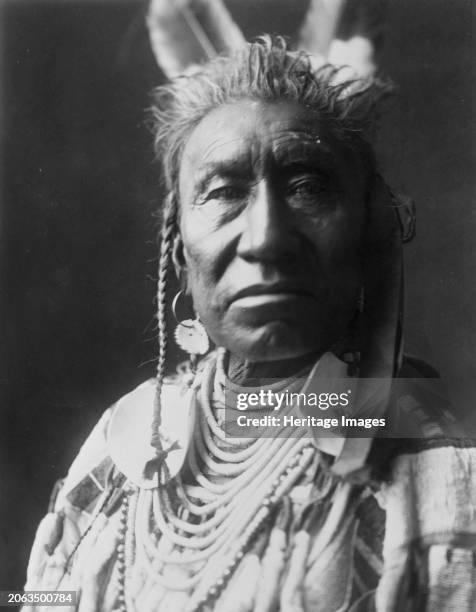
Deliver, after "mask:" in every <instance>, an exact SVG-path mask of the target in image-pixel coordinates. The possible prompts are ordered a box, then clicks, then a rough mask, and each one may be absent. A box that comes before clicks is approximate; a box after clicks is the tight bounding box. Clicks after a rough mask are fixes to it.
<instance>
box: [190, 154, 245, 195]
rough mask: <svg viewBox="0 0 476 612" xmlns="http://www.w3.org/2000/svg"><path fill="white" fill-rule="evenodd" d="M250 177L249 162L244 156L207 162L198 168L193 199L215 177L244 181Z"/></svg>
mask: <svg viewBox="0 0 476 612" xmlns="http://www.w3.org/2000/svg"><path fill="white" fill-rule="evenodd" d="M251 175H252V167H251V162H250V160H249V159H246V158H245V156H243V157H241V158H238V159H236V158H234V159H228V160H227V159H220V160H216V161H211V162H208V163H206V164H204V165H203V166H201V167H200V170H199V173H198V178H197V180H196V184H195V187H194V189H193V194H194V197H196V196H197V195H200V194H201V193H203V192H204V191H205V190H206V189H207V187H208V186H209V185H210V183H211V182H212V180H213V179H214V178H216V177H219V178H224V179H230V178H231V179H240V180H245V179H249V178H250V177H251Z"/></svg>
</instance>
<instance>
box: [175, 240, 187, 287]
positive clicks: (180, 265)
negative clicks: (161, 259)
mask: <svg viewBox="0 0 476 612" xmlns="http://www.w3.org/2000/svg"><path fill="white" fill-rule="evenodd" d="M172 261H173V264H174V270H175V275H176V276H177V278H178V279H179V281H180V285H181V287H182V289H183V290H185V291H186V290H187V264H186V261H185V255H184V252H183V242H182V236H181V235H180V233H177V235H176V236H175V238H174V241H173V244H172Z"/></svg>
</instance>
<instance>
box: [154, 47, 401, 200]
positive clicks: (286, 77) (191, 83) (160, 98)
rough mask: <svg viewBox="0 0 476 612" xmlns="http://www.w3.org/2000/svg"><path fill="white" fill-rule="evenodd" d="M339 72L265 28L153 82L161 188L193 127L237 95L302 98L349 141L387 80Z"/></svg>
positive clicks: (373, 115) (173, 183)
mask: <svg viewBox="0 0 476 612" xmlns="http://www.w3.org/2000/svg"><path fill="white" fill-rule="evenodd" d="M344 70H345V69H344ZM344 74H345V72H344V71H343V69H339V68H335V67H333V66H330V65H325V66H323V67H322V68H319V69H318V70H314V69H313V67H312V63H311V61H310V58H309V56H308V54H307V53H305V52H302V51H300V52H293V51H290V50H289V49H288V46H287V43H286V41H285V39H284V38H282V37H280V36H275V37H271V36H263V37H261V38H259V39H258V40H257V41H256V42H253V43H250V44H249V45H247V46H246V48H244V49H242V50H241V51H239V52H237V53H235V54H233V55H232V56H230V57H218V58H217V59H215V60H213V61H211V62H210V63H208V64H206V65H205V66H204V67H203V68H200V69H199V71H198V72H196V73H194V74H191V75H190V76H184V77H180V78H178V79H175V80H174V81H172V82H171V83H168V84H166V85H163V86H161V87H158V88H157V89H156V90H155V91H154V92H153V104H152V108H151V115H152V129H153V132H154V137H155V150H156V154H157V156H158V158H159V159H160V161H161V164H162V166H163V171H164V179H165V185H166V188H167V190H168V191H170V190H175V189H176V188H177V177H178V171H179V167H180V161H181V155H182V151H183V148H184V146H185V143H186V142H187V140H188V137H189V135H190V134H191V132H192V131H193V129H194V128H195V127H196V126H197V125H198V123H199V122H200V121H201V119H203V117H205V115H207V113H209V112H210V111H211V110H213V109H214V108H216V107H218V106H221V105H224V104H231V103H233V102H236V101H238V100H243V99H248V100H260V101H265V102H277V101H281V100H290V101H295V102H300V103H302V104H304V105H305V106H307V107H309V108H310V109H313V110H316V111H317V112H318V113H319V115H320V116H321V117H324V118H325V120H326V121H327V123H328V124H329V125H330V127H331V129H332V130H333V131H334V133H335V135H336V136H338V137H340V138H342V139H345V140H346V141H348V142H349V145H352V144H353V143H356V142H358V141H359V140H360V141H362V140H366V139H368V138H369V136H370V135H371V133H372V132H373V130H374V128H375V125H376V119H377V118H378V115H379V113H378V110H379V106H380V102H381V101H382V99H383V98H384V97H386V96H387V94H388V92H389V91H390V86H389V84H388V83H385V82H383V81H381V80H379V79H365V80H350V81H349V80H343V75H344Z"/></svg>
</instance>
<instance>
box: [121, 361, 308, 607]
mask: <svg viewBox="0 0 476 612" xmlns="http://www.w3.org/2000/svg"><path fill="white" fill-rule="evenodd" d="M223 358H224V353H223V351H220V352H219V353H218V356H217V359H213V360H210V361H209V362H208V363H207V364H206V367H205V370H204V371H203V376H202V377H201V384H200V387H199V388H198V389H197V393H196V408H197V421H198V423H197V428H196V435H195V436H194V438H193V440H192V442H191V444H190V448H189V452H188V453H187V458H186V468H187V469H188V472H189V473H190V474H191V480H192V482H184V481H183V479H182V476H181V475H180V474H179V475H178V476H176V477H175V478H174V479H173V480H172V481H171V482H170V483H168V484H167V485H164V486H161V487H158V488H156V489H149V490H147V489H140V490H139V492H138V493H133V494H132V493H131V494H129V495H125V497H124V501H123V505H122V508H121V528H120V529H121V532H120V536H121V545H120V546H119V549H118V561H119V577H120V579H119V604H120V607H121V610H123V611H124V612H125V611H126V610H129V612H132V610H133V609H134V606H133V602H132V598H131V597H130V593H129V589H128V582H129V578H130V574H131V564H132V563H135V564H136V565H139V566H140V567H141V568H144V570H145V572H146V573H147V574H148V575H149V576H150V578H151V579H152V581H153V583H155V584H157V585H161V586H162V587H163V588H164V589H166V590H169V591H175V592H182V593H183V594H184V596H186V597H185V598H184V602H183V603H184V606H183V609H184V611H185V612H197V611H199V610H201V609H203V607H204V606H206V605H210V604H211V602H213V601H214V600H215V599H216V598H217V597H218V596H219V595H220V593H221V592H222V591H223V589H224V588H225V586H226V585H227V583H228V581H229V579H230V578H231V576H232V574H233V572H234V570H235V569H236V567H237V566H238V564H239V563H240V561H241V559H242V558H243V556H244V554H245V552H246V550H247V547H248V546H249V544H250V542H251V540H252V539H253V537H254V536H256V534H257V533H258V532H259V531H260V530H261V529H262V528H263V526H264V525H265V523H266V522H267V520H269V518H270V514H271V513H272V512H273V510H274V508H275V507H276V506H277V504H278V503H279V502H280V500H281V499H282V497H283V496H284V495H285V494H286V493H287V492H288V491H290V489H291V488H292V487H293V485H294V484H295V483H296V482H297V481H298V480H299V479H300V478H301V477H302V475H303V474H304V472H305V471H306V470H307V469H308V468H309V466H310V465H311V463H312V462H313V460H315V457H316V449H315V448H314V446H313V445H312V442H311V441H310V439H309V438H308V437H306V435H305V432H304V431H302V430H300V431H298V430H297V429H296V430H295V431H292V432H290V436H289V437H287V438H258V439H252V438H230V437H227V436H226V435H225V432H224V431H223V429H222V427H221V426H220V424H219V422H218V421H217V417H216V413H217V411H219V410H220V409H223V407H224V371H223ZM133 499H134V501H132V500H133Z"/></svg>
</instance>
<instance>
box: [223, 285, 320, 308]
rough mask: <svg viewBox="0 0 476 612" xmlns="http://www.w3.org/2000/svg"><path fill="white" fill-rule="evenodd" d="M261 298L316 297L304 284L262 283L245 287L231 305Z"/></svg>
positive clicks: (231, 300)
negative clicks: (244, 299) (243, 300)
mask: <svg viewBox="0 0 476 612" xmlns="http://www.w3.org/2000/svg"><path fill="white" fill-rule="evenodd" d="M259 296H270V299H279V297H280V296H282V298H283V299H284V298H286V297H299V296H301V297H307V298H312V297H315V296H314V295H313V293H312V292H311V291H309V289H307V288H306V287H304V286H303V284H302V283H295V282H292V281H280V282H277V283H262V284H256V285H250V286H248V287H244V288H243V289H241V290H240V291H237V292H236V293H235V294H234V295H233V297H232V298H231V299H230V301H229V303H230V304H232V303H233V302H236V301H237V300H241V299H243V298H249V297H256V298H257V297H259Z"/></svg>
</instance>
